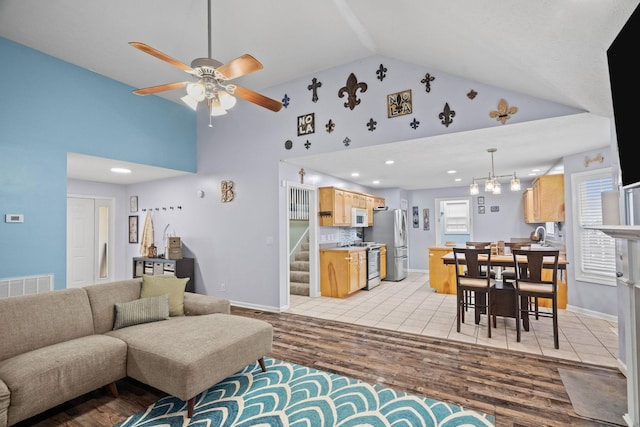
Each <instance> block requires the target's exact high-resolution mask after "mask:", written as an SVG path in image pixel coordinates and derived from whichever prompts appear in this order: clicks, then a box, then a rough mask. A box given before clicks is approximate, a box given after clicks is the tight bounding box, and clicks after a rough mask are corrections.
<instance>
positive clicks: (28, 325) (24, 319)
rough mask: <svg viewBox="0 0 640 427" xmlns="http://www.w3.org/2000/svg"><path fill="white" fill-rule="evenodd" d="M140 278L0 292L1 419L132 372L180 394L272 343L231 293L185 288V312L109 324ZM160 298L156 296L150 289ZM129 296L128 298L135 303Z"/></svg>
mask: <svg viewBox="0 0 640 427" xmlns="http://www.w3.org/2000/svg"><path fill="white" fill-rule="evenodd" d="M141 287H142V279H141V278H138V279H131V280H122V281H118V282H112V283H105V284H98V285H91V286H87V287H84V288H75V289H65V290H58V291H52V292H46V293H41V294H37V295H26V296H19V297H9V298H4V299H0V325H1V326H0V426H10V425H13V424H16V423H17V422H19V421H22V420H25V419H27V418H29V417H32V416H34V415H36V414H38V413H40V412H43V411H45V410H47V409H49V408H52V407H54V406H57V405H59V404H61V403H63V402H65V401H67V400H70V399H73V398H75V397H78V396H80V395H82V394H85V393H88V392H90V391H92V390H95V389H98V388H100V387H103V386H108V387H109V390H110V391H111V393H112V394H114V395H115V396H117V388H116V385H115V382H116V381H117V380H119V379H122V378H124V377H126V376H129V377H131V378H135V379H136V380H138V381H141V382H143V383H145V384H148V385H150V386H152V387H155V388H157V389H159V390H162V391H164V392H166V393H167V394H170V395H173V396H176V397H178V398H180V399H182V400H185V401H187V403H188V413H189V416H191V415H192V414H193V410H194V402H195V397H196V395H197V394H199V393H201V392H202V391H204V390H206V389H207V388H209V387H210V386H212V385H214V384H216V383H218V382H219V381H221V380H223V379H225V378H226V377H228V376H229V375H232V374H233V373H235V372H237V371H238V370H240V369H242V368H244V367H245V366H246V365H248V364H249V363H253V362H255V361H256V360H259V361H260V362H261V366H262V367H263V369H264V363H263V359H262V358H263V356H265V355H267V354H268V353H269V352H270V351H271V345H272V340H273V328H272V326H271V325H270V324H269V323H267V322H263V321H260V320H257V319H250V318H245V317H241V316H233V315H230V314H229V301H227V300H224V299H220V298H216V297H212V296H207V295H201V294H194V293H189V292H185V293H184V314H185V315H183V316H172V317H168V318H167V319H166V320H160V321H153V322H149V323H141V324H136V325H133V326H127V327H122V328H120V329H117V330H114V321H115V320H116V319H115V318H116V311H117V310H116V308H120V307H122V306H123V304H124V303H129V302H132V301H134V300H139V301H142V300H141V298H140V297H141ZM158 298H160V297H158ZM134 304H135V303H134Z"/></svg>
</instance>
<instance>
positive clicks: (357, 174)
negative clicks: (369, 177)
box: [351, 172, 360, 176]
mask: <svg viewBox="0 0 640 427" xmlns="http://www.w3.org/2000/svg"><path fill="white" fill-rule="evenodd" d="M351 176H360V174H359V173H358V172H353V173H352V174H351Z"/></svg>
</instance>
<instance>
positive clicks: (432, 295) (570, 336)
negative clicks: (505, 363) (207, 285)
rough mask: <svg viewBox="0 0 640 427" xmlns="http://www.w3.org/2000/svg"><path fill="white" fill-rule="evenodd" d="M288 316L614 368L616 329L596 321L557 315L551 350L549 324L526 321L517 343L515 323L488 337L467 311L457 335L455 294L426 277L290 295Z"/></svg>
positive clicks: (501, 323) (507, 321) (506, 322)
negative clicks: (340, 292) (337, 293)
mask: <svg viewBox="0 0 640 427" xmlns="http://www.w3.org/2000/svg"><path fill="white" fill-rule="evenodd" d="M287 312H288V313H295V314H301V315H306V316H312V317H318V318H323V319H331V320H338V321H342V322H348V323H353V324H358V325H365V326H374V327H377V328H382V329H391V330H397V331H402V332H410V333H414V334H419V335H425V336H430V337H439V338H447V339H451V340H455V341H464V342H471V343H477V344H482V345H487V346H492V347H499V348H506V349H510V350H515V351H522V352H526V353H533V354H540V355H545V356H552V357H557V358H562V359H570V360H576V361H581V362H585V363H591V364H596V365H599V366H610V367H618V366H619V364H618V361H617V357H618V324H617V322H611V321H608V320H603V319H600V318H597V317H593V316H588V315H584V314H578V313H574V312H571V311H567V310H559V313H558V317H559V319H558V324H559V329H560V331H559V333H560V349H558V350H556V349H554V348H553V331H552V327H551V319H550V318H543V317H540V318H539V320H535V319H533V318H532V319H531V321H530V323H531V327H530V330H529V331H524V330H522V331H521V334H522V335H521V337H522V338H521V341H520V342H519V343H518V342H516V330H515V319H512V318H502V317H498V318H497V319H498V320H497V322H498V323H497V326H498V327H497V328H496V329H492V331H491V334H492V336H491V338H487V324H486V322H487V319H486V316H485V315H483V316H482V317H481V321H480V325H476V324H475V323H474V321H473V313H472V312H471V311H469V312H468V314H467V316H466V318H465V321H466V323H464V324H463V325H462V328H461V330H460V332H457V331H456V300H455V295H448V294H438V293H436V292H435V291H434V289H433V288H431V287H429V284H428V275H427V274H425V273H409V275H408V277H407V278H406V279H404V280H401V281H399V282H387V281H382V284H381V285H380V286H378V287H376V288H374V289H372V290H370V291H366V290H362V291H359V292H357V293H355V294H354V295H351V296H349V297H347V298H329V297H318V298H310V297H304V296H299V295H291V304H290V308H289V310H287Z"/></svg>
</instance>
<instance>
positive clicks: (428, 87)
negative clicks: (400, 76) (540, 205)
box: [420, 73, 436, 92]
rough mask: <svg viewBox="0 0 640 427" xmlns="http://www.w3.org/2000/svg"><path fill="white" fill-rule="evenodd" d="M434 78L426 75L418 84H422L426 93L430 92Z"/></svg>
mask: <svg viewBox="0 0 640 427" xmlns="http://www.w3.org/2000/svg"><path fill="white" fill-rule="evenodd" d="M435 79H436V78H435V77H433V76H432V75H431V74H429V73H427V74H425V75H424V79H422V80H420V83H424V90H426V91H427V92H431V82H432V81H434V80H435Z"/></svg>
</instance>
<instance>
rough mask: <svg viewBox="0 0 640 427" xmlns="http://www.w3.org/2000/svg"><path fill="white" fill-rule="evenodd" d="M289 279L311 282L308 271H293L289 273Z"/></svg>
mask: <svg viewBox="0 0 640 427" xmlns="http://www.w3.org/2000/svg"><path fill="white" fill-rule="evenodd" d="M289 280H290V281H291V282H300V283H306V284H307V285H308V284H309V272H308V271H291V272H290V273H289Z"/></svg>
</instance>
